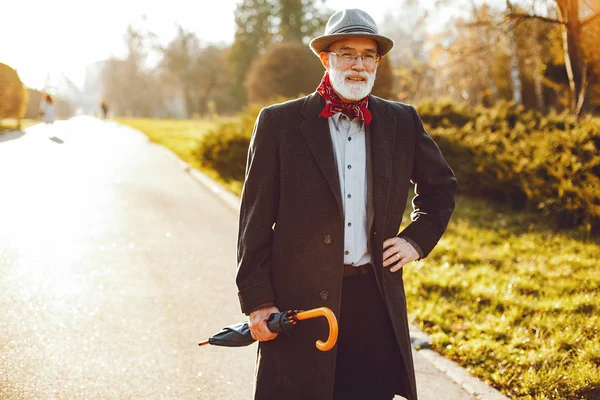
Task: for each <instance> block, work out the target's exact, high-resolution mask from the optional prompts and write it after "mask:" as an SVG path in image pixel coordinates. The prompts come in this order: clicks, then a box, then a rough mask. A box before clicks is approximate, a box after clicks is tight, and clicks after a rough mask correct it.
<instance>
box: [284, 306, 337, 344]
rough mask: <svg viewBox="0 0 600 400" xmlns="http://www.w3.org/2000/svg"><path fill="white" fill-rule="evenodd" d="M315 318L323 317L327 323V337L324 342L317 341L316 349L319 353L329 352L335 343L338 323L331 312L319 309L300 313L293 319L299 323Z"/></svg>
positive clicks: (324, 308)
mask: <svg viewBox="0 0 600 400" xmlns="http://www.w3.org/2000/svg"><path fill="white" fill-rule="evenodd" d="M317 317H325V318H327V322H328V323H329V337H328V338H327V341H325V342H323V341H321V340H317V344H316V346H317V349H319V350H321V351H329V350H331V349H332V348H333V346H335V342H337V337H338V323H337V318H335V314H334V313H333V311H331V310H330V309H329V308H327V307H319V308H313V309H312V310H308V311H300V312H299V313H298V314H296V315H295V316H294V318H295V319H297V320H299V321H302V320H305V319H311V318H317Z"/></svg>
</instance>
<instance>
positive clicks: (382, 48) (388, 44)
mask: <svg viewBox="0 0 600 400" xmlns="http://www.w3.org/2000/svg"><path fill="white" fill-rule="evenodd" d="M353 38H361V39H371V40H374V41H376V42H377V49H378V52H379V55H380V56H385V55H386V54H387V53H389V51H390V50H391V49H392V47H394V41H393V40H392V39H390V38H387V37H385V36H381V35H375V34H372V33H336V34H333V35H323V36H319V37H316V38H314V39H313V40H311V41H310V44H309V46H310V48H311V50H312V51H313V52H314V53H315V54H316V55H317V56H318V55H319V53H321V52H322V51H327V49H328V48H329V46H330V45H331V44H332V43H334V42H337V41H338V40H344V39H353Z"/></svg>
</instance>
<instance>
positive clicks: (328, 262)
mask: <svg viewBox="0 0 600 400" xmlns="http://www.w3.org/2000/svg"><path fill="white" fill-rule="evenodd" d="M324 105H325V102H324V100H323V99H322V97H321V96H320V95H318V94H316V93H313V94H311V95H309V96H307V97H303V98H300V99H297V100H293V101H289V102H286V103H283V104H277V105H273V106H270V107H267V108H265V109H263V110H262V111H261V113H260V115H259V117H258V119H257V121H256V125H255V128H254V132H253V135H252V140H251V143H250V148H249V152H248V162H247V169H246V181H245V183H244V189H243V192H242V203H241V209H240V231H239V238H238V239H239V240H238V273H237V278H236V279H237V285H238V288H239V299H240V303H241V307H242V311H243V312H244V313H246V314H248V313H249V312H250V311H252V310H254V309H255V308H257V307H258V306H260V305H264V304H269V303H274V304H275V305H276V306H277V307H279V309H280V310H286V309H305V310H306V309H311V308H315V307H322V306H326V307H329V308H330V309H331V310H332V311H333V312H334V313H335V314H336V315H339V310H340V300H341V297H340V295H341V289H342V270H343V268H342V266H343V262H344V236H343V234H344V225H343V224H344V218H343V211H342V210H343V208H342V200H341V195H340V188H339V180H338V177H337V167H336V162H335V159H334V154H333V145H332V142H331V137H330V134H329V125H328V121H327V119H325V118H322V117H319V113H320V112H321V110H322V108H323V106H324ZM369 109H370V110H371V112H372V114H373V120H372V122H371V125H370V126H369V130H368V135H369V140H367V151H368V152H369V154H368V158H369V161H368V164H369V165H371V168H372V170H371V171H368V176H369V178H368V180H369V182H368V186H369V191H370V192H371V196H372V197H371V199H372V201H371V202H370V203H371V204H372V205H371V204H369V210H368V211H369V218H370V219H371V220H372V223H371V224H369V225H370V226H371V229H370V232H369V237H370V249H372V250H371V253H372V257H373V263H374V265H375V270H376V277H377V281H378V284H379V287H380V289H381V291H382V293H383V295H384V299H385V301H386V303H387V307H388V311H389V314H390V316H391V320H392V323H393V326H394V329H395V332H396V337H397V340H398V345H399V347H400V350H401V352H402V356H403V360H402V361H403V364H404V366H405V372H406V373H405V374H403V376H399V377H398V389H397V393H398V394H401V395H403V396H404V397H406V398H408V399H409V400H413V399H416V398H417V391H416V385H415V377H414V369H413V362H412V355H411V347H410V338H409V333H408V321H407V310H406V299H405V294H404V284H403V280H402V273H401V272H396V273H391V272H389V269H384V268H383V260H382V258H383V241H384V240H385V239H387V238H390V237H393V236H395V235H398V234H399V233H398V230H399V227H400V223H401V221H402V216H403V212H404V210H405V206H406V202H407V198H408V192H409V189H410V188H411V181H412V182H414V183H416V187H415V192H416V193H417V195H416V196H415V198H414V200H413V201H414V208H415V211H414V213H413V215H412V219H413V222H412V223H411V224H410V225H409V226H408V227H407V228H406V229H405V230H403V231H402V232H401V233H400V235H402V236H405V237H408V238H410V239H412V240H413V241H414V242H415V243H417V244H418V245H419V246H420V247H421V249H422V250H423V252H424V254H425V256H426V255H427V254H429V252H430V251H431V250H432V249H433V248H434V246H435V245H436V244H437V242H438V240H439V239H440V237H441V236H442V234H443V233H444V231H445V229H446V226H447V224H448V221H449V219H450V215H451V214H452V211H453V209H454V195H455V191H456V179H455V178H454V174H453V173H452V170H451V169H450V168H449V166H448V165H447V163H446V161H445V160H444V158H443V156H442V154H441V153H440V151H439V149H438V147H437V145H436V144H435V143H434V141H433V140H432V139H431V137H430V136H429V135H428V134H427V132H425V130H424V129H423V126H422V123H421V120H420V118H419V117H418V115H417V113H416V111H415V109H414V108H413V107H412V106H409V105H405V104H402V103H398V102H391V101H386V100H383V99H380V98H377V97H373V96H372V97H371V99H370V101H369ZM297 327H298V328H297V329H296V330H295V332H294V336H293V337H291V336H288V335H284V334H280V335H279V336H278V337H277V339H275V340H272V341H269V342H264V343H261V344H260V346H259V353H258V359H257V371H256V372H257V382H256V391H255V398H256V399H261V400H262V399H286V400H292V399H298V400H328V399H331V398H332V395H333V379H334V371H335V358H336V348H335V347H334V348H333V349H332V350H331V351H329V352H321V351H319V350H317V349H316V348H315V346H314V343H315V340H317V339H319V338H320V339H323V340H324V339H325V338H326V337H327V332H326V329H325V324H324V322H323V321H317V320H311V321H304V322H303V323H301V324H298V326H297Z"/></svg>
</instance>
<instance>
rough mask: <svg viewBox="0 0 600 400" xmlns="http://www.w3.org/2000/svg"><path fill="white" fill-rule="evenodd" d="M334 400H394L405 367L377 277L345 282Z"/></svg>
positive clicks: (349, 278)
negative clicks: (395, 390)
mask: <svg viewBox="0 0 600 400" xmlns="http://www.w3.org/2000/svg"><path fill="white" fill-rule="evenodd" d="M340 314H341V315H340V317H339V318H338V328H339V336H338V341H337V346H338V349H337V361H336V370H335V385H334V396H333V397H334V400H390V399H393V397H394V388H395V386H396V385H397V383H398V380H399V379H400V378H399V377H400V376H401V372H402V368H403V363H402V357H401V355H400V350H399V349H398V343H397V342H396V338H395V335H394V331H393V328H392V324H391V321H390V318H389V316H388V313H387V311H386V307H385V303H384V302H383V299H382V297H381V294H380V292H379V289H378V287H377V282H376V280H375V275H374V273H373V272H372V271H371V272H369V273H367V274H361V275H356V276H352V277H346V278H344V282H343V286H342V309H341V313H340Z"/></svg>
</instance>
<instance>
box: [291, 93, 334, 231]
mask: <svg viewBox="0 0 600 400" xmlns="http://www.w3.org/2000/svg"><path fill="white" fill-rule="evenodd" d="M324 106H325V100H324V99H323V98H322V97H321V95H320V94H318V93H316V92H315V93H313V94H312V95H310V96H308V97H307V99H306V102H305V103H304V106H303V107H302V115H303V116H304V118H305V120H304V121H303V122H302V123H301V124H300V131H301V132H302V135H303V136H304V138H305V139H306V143H307V144H308V147H309V148H310V151H311V152H312V155H313V157H314V158H315V160H316V161H317V164H318V165H319V168H320V169H321V172H322V173H323V175H324V176H325V179H326V180H327V183H329V187H330V188H331V191H332V192H333V195H334V196H335V199H336V201H337V204H338V208H339V212H340V215H341V216H342V221H343V219H344V218H343V214H344V211H343V207H342V195H341V189H340V180H339V177H338V170H337V165H336V163H335V155H334V152H333V143H331V134H330V133H329V123H328V121H327V118H322V117H320V116H319V114H320V113H321V110H322V109H323V107H324Z"/></svg>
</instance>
